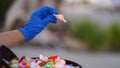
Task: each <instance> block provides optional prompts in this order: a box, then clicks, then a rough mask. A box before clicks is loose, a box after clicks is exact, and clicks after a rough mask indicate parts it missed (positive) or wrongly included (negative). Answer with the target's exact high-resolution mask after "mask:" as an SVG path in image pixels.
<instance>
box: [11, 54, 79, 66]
mask: <svg viewBox="0 0 120 68" xmlns="http://www.w3.org/2000/svg"><path fill="white" fill-rule="evenodd" d="M10 64H11V65H10V66H11V68H77V67H73V66H70V65H69V66H68V65H66V61H65V60H63V59H60V57H59V56H50V57H46V56H42V55H39V57H35V58H34V57H33V58H26V57H25V56H22V57H21V58H20V59H19V60H12V61H11V63H10Z"/></svg>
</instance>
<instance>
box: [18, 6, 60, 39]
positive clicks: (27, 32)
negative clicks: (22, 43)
mask: <svg viewBox="0 0 120 68" xmlns="http://www.w3.org/2000/svg"><path fill="white" fill-rule="evenodd" d="M53 14H58V11H57V10H56V9H54V8H51V7H48V6H44V7H42V8H39V9H37V10H35V11H34V12H33V13H31V16H30V18H29V19H28V22H27V24H26V25H25V27H24V28H19V31H20V32H21V33H22V34H23V36H24V37H25V38H26V41H29V40H31V39H33V38H34V37H35V36H36V35H37V34H38V33H40V32H41V31H42V30H43V29H44V28H45V27H46V26H47V25H48V24H49V23H50V22H51V23H57V19H56V17H55V16H53Z"/></svg>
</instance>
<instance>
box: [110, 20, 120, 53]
mask: <svg viewBox="0 0 120 68" xmlns="http://www.w3.org/2000/svg"><path fill="white" fill-rule="evenodd" d="M108 36H109V45H110V47H109V49H110V51H120V22H117V21H114V22H113V24H112V25H111V26H110V27H109V29H108Z"/></svg>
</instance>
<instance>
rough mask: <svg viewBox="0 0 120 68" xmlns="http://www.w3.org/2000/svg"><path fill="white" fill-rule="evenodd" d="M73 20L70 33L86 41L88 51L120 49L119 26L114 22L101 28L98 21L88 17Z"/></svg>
mask: <svg viewBox="0 0 120 68" xmlns="http://www.w3.org/2000/svg"><path fill="white" fill-rule="evenodd" d="M73 21H74V23H71V24H72V28H71V33H70V34H71V35H72V37H74V38H76V39H78V40H83V41H84V42H86V43H87V47H88V49H89V50H90V51H105V50H107V51H108V50H111V51H116V50H117V51H120V26H119V24H117V23H116V22H113V24H112V25H111V26H110V27H109V28H106V29H105V28H104V29H102V28H101V26H100V25H99V24H96V23H98V22H94V21H91V20H89V19H82V20H73Z"/></svg>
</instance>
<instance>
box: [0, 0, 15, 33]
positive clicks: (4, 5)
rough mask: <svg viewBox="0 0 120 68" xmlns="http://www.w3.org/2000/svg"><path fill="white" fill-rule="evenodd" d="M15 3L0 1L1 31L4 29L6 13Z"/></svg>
mask: <svg viewBox="0 0 120 68" xmlns="http://www.w3.org/2000/svg"><path fill="white" fill-rule="evenodd" d="M13 2H14V0H1V1H0V31H2V28H3V25H4V22H5V17H6V13H7V11H8V9H9V7H10V6H11V5H12V3H13Z"/></svg>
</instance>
